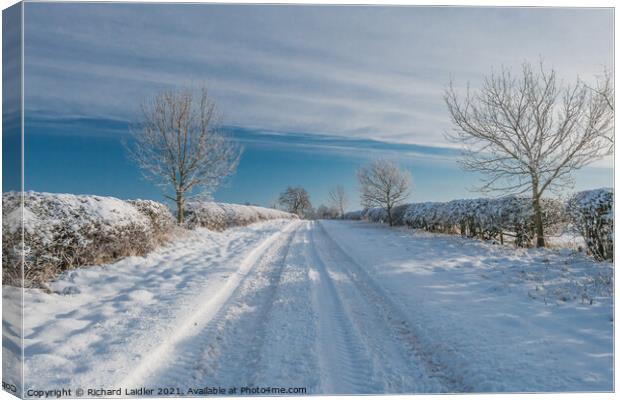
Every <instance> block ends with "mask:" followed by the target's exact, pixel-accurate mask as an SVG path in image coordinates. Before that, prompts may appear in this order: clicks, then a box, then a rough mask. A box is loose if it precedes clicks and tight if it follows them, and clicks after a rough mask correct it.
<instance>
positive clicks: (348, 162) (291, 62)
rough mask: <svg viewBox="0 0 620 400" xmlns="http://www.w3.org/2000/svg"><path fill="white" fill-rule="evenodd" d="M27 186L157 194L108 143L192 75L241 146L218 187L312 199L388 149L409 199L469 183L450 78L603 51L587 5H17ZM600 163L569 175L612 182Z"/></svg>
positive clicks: (592, 57) (607, 28) (608, 39)
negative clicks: (155, 98)
mask: <svg viewBox="0 0 620 400" xmlns="http://www.w3.org/2000/svg"><path fill="white" fill-rule="evenodd" d="M25 20H26V30H25V35H26V37H25V42H26V48H25V58H26V63H25V72H26V100H25V104H26V135H27V138H26V156H27V160H26V161H27V170H26V188H27V189H32V190H42V191H43V190H44V191H54V192H63V191H64V192H74V193H97V194H103V195H113V196H118V197H122V198H135V197H146V198H154V199H161V196H160V194H159V192H158V190H157V189H156V188H155V187H153V186H152V185H151V184H150V183H148V182H146V181H143V180H142V179H141V178H140V173H139V171H137V170H136V168H135V167H134V166H133V165H132V164H131V163H129V162H128V161H127V160H126V157H125V155H124V153H123V149H122V146H121V145H120V141H121V139H122V138H123V137H125V136H126V135H127V126H128V125H129V124H130V123H131V122H132V121H134V120H135V119H136V115H137V111H138V107H139V104H140V102H141V101H142V100H143V99H144V98H146V97H148V96H151V95H153V94H154V93H156V92H157V91H159V90H161V89H164V88H169V87H175V86H188V85H195V84H203V83H204V84H206V85H207V86H208V87H209V88H210V91H211V95H212V96H213V98H214V99H215V100H216V102H217V104H218V107H219V109H220V111H221V112H222V115H223V121H224V124H225V125H226V126H227V129H228V131H229V132H230V134H231V135H232V136H233V137H235V138H236V139H238V140H240V141H241V142H242V143H243V145H244V147H245V152H244V155H243V158H242V161H241V164H240V166H239V168H238V172H237V174H236V175H235V176H233V177H232V178H231V179H230V180H229V181H228V183H227V185H226V186H225V187H222V188H221V189H220V190H218V191H217V192H216V193H215V198H216V199H217V200H221V201H231V202H246V201H247V202H252V203H258V204H263V205H268V204H269V203H270V202H272V201H273V200H274V199H275V198H276V197H277V194H278V192H279V191H281V190H282V189H283V188H284V187H285V186H286V185H289V184H296V185H303V186H306V187H307V188H308V189H309V191H310V193H311V196H312V198H313V200H314V203H315V204H320V203H321V202H324V201H325V200H326V193H327V190H328V189H329V187H330V186H332V185H335V184H343V185H344V186H345V187H346V188H347V189H348V190H349V192H350V197H352V199H353V201H352V204H351V208H355V207H356V206H357V204H356V203H357V201H356V200H357V196H356V193H355V190H356V183H355V170H356V168H357V167H358V166H359V165H361V164H363V163H365V162H367V161H368V160H370V159H372V158H377V157H384V158H391V159H394V160H396V161H397V162H399V163H400V164H401V165H402V166H403V167H405V168H408V169H410V170H411V172H412V175H413V179H414V192H413V195H412V197H411V200H412V201H425V200H449V199H452V198H459V197H474V196H477V195H478V194H476V193H474V192H471V191H469V190H468V189H469V188H471V187H473V186H475V185H476V183H477V178H478V177H477V176H475V174H471V173H464V172H462V171H460V170H459V169H458V167H457V165H456V159H457V158H458V151H457V150H456V149H454V146H453V145H452V144H451V143H449V142H448V141H447V140H446V139H445V138H444V133H445V132H446V131H447V130H449V129H450V123H449V119H448V116H447V112H446V109H445V105H444V104H443V100H442V93H443V90H444V88H445V86H446V84H447V82H448V81H449V80H450V78H453V79H454V80H455V82H456V83H457V85H460V86H464V85H465V84H466V83H467V82H470V84H471V85H472V86H474V87H475V85H476V84H479V83H480V81H481V79H482V78H483V76H484V75H485V74H487V73H488V72H489V71H490V70H491V69H492V68H493V67H496V68H497V67H500V66H502V65H505V66H508V67H516V66H518V65H519V64H520V63H521V62H523V61H524V60H533V61H536V60H537V59H538V58H539V57H541V56H542V57H543V58H544V61H545V63H546V64H547V65H549V66H553V67H554V68H556V69H557V70H558V73H559V74H560V76H561V77H563V78H564V79H567V80H573V79H575V77H576V76H577V75H579V76H580V77H581V78H583V79H586V80H591V79H592V78H593V77H594V76H595V75H596V74H598V73H600V72H601V70H602V68H603V67H604V66H607V67H611V66H612V65H613V64H612V61H613V58H612V57H613V40H612V32H613V14H612V12H611V11H610V10H601V9H598V10H596V9H579V10H577V9H532V8H529V9H514V8H505V9H497V8H496V9H489V8H422V7H339V6H327V7H325V6H324V7H308V6H235V5H227V6H225V5H196V4H194V5H181V4H176V5H164V4H110V3H108V4H67V3H58V4H50V3H27V4H26V9H25ZM612 174H613V172H612V169H611V160H604V161H602V162H599V163H597V164H596V165H595V166H594V167H592V168H588V169H586V170H583V171H581V172H580V173H579V174H578V175H577V177H576V178H577V180H576V188H577V189H582V188H588V187H595V186H611V185H612Z"/></svg>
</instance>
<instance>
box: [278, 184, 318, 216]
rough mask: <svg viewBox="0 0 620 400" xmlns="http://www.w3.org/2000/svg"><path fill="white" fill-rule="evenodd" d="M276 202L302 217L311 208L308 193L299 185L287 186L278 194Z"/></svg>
mask: <svg viewBox="0 0 620 400" xmlns="http://www.w3.org/2000/svg"><path fill="white" fill-rule="evenodd" d="M278 202H279V203H280V204H281V205H282V206H283V207H284V208H285V209H286V210H287V211H288V212H290V213H293V214H297V215H298V216H300V217H303V216H304V215H305V214H306V212H308V211H309V210H311V209H312V203H310V195H309V194H308V192H307V191H306V189H304V188H302V187H300V186H295V187H293V186H289V187H287V188H286V190H285V191H284V192H282V193H281V194H280V198H279V199H278Z"/></svg>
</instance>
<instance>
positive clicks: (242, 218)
mask: <svg viewBox="0 0 620 400" xmlns="http://www.w3.org/2000/svg"><path fill="white" fill-rule="evenodd" d="M278 218H297V216H296V215H295V214H291V213H288V212H285V211H280V210H275V209H272V208H265V207H259V206H247V205H240V204H229V203H215V202H189V203H187V204H186V217H185V219H186V225H187V226H188V227H190V228H193V227H196V226H201V227H205V228H209V229H214V230H223V229H226V228H229V227H231V226H243V225H249V224H251V223H254V222H258V221H264V220H270V219H278Z"/></svg>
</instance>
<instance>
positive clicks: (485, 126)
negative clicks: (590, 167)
mask: <svg viewBox="0 0 620 400" xmlns="http://www.w3.org/2000/svg"><path fill="white" fill-rule="evenodd" d="M444 99H445V102H446V104H447V106H448V110H449V112H450V116H451V119H452V122H453V125H454V131H453V132H452V133H449V134H448V135H447V136H448V138H450V139H451V140H453V141H454V142H456V143H459V144H461V145H462V146H463V153H464V157H463V159H462V160H461V164H462V166H463V167H464V169H466V170H469V171H477V172H480V173H482V174H483V177H484V178H483V185H482V186H481V188H480V189H481V190H482V191H498V192H503V193H513V194H524V193H528V192H529V193H531V196H532V205H533V210H534V226H535V229H536V236H537V242H536V244H537V246H539V247H543V246H544V245H545V239H544V230H543V216H542V209H541V197H542V195H543V194H544V193H545V191H546V190H552V191H553V190H557V189H559V188H565V187H567V186H572V184H573V179H572V173H573V172H574V171H575V170H577V169H579V168H581V167H583V166H584V165H587V164H589V163H591V162H592V161H594V160H597V159H600V158H601V157H604V156H606V155H609V154H611V152H612V151H613V150H612V148H611V147H610V146H609V138H611V137H612V133H611V132H612V131H613V109H612V108H610V103H609V102H608V99H607V98H606V96H605V95H604V93H603V92H597V91H594V90H590V89H589V88H588V87H587V86H586V85H585V84H584V83H583V82H582V81H580V80H579V79H577V80H576V82H575V83H573V84H562V83H561V82H558V79H557V77H556V72H555V71H554V70H553V69H551V70H546V69H545V68H544V66H543V65H542V63H541V64H540V65H539V66H538V67H536V68H535V67H532V65H531V64H529V63H524V64H523V66H522V69H521V73H520V74H518V76H513V75H512V74H511V72H510V71H509V70H508V69H505V68H504V69H502V70H501V71H500V72H499V73H493V74H491V75H490V76H488V77H486V79H485V80H484V82H483V84H482V86H481V88H480V89H479V90H478V91H476V92H473V93H472V92H471V91H470V90H469V88H468V89H467V92H466V93H465V94H464V95H463V96H459V95H458V94H457V92H456V90H455V89H454V86H453V85H452V83H451V84H450V86H449V87H448V89H447V90H446V93H445V96H444ZM611 140H613V139H611Z"/></svg>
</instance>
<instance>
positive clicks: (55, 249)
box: [2, 192, 173, 287]
mask: <svg viewBox="0 0 620 400" xmlns="http://www.w3.org/2000/svg"><path fill="white" fill-rule="evenodd" d="M19 201H20V196H19V193H16V192H9V193H3V195H2V202H3V206H2V214H3V225H2V233H3V237H4V241H5V243H3V246H2V253H3V257H5V259H6V260H7V263H3V264H4V265H3V270H2V276H3V280H4V283H5V284H14V285H19V284H20V271H19V269H20V255H21V251H22V249H21V234H20V230H21V229H20V228H21V222H20V221H21V209H20V207H19ZM23 221H24V248H23V254H24V260H25V265H24V286H27V287H45V282H47V281H49V280H50V279H52V278H54V277H55V276H56V275H58V274H59V273H60V272H62V271H64V270H67V269H71V268H75V267H78V266H81V265H88V264H102V263H106V262H111V261H114V260H116V259H119V258H121V257H125V256H130V255H144V254H146V253H147V252H149V251H150V250H152V249H153V248H155V247H156V246H157V245H159V244H161V243H162V242H163V241H165V239H166V235H167V232H168V230H169V229H170V228H171V227H172V226H173V219H172V215H170V212H169V211H168V210H167V208H165V206H163V205H161V204H158V203H156V202H152V201H148V200H135V201H133V202H126V201H123V200H119V199H116V198H113V197H102V196H85V195H72V194H52V193H36V192H26V193H25V194H24V210H23Z"/></svg>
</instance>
